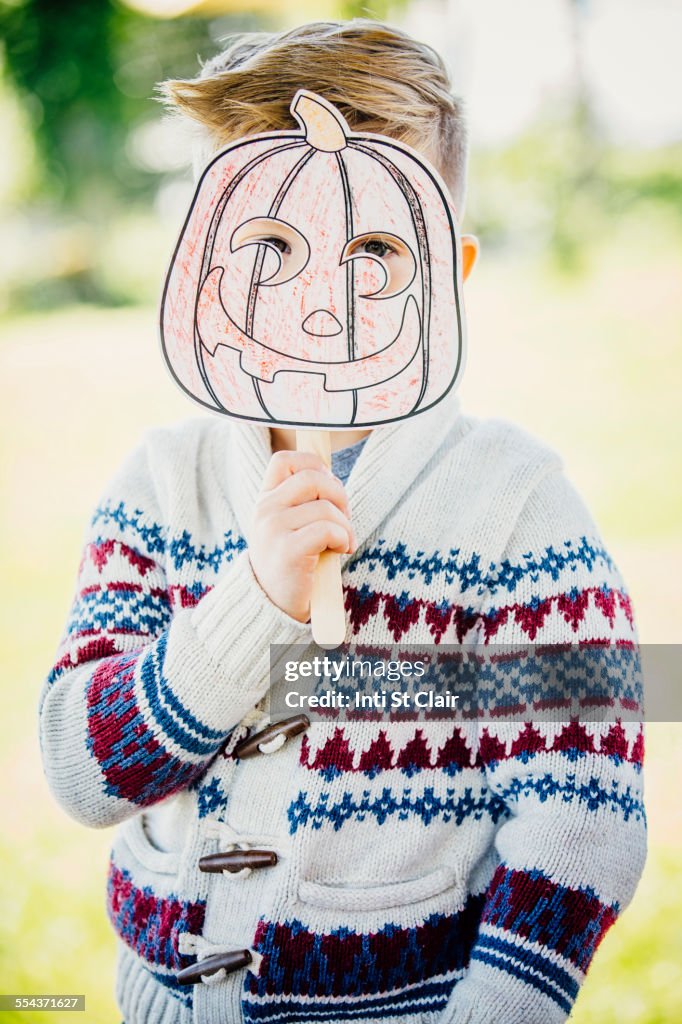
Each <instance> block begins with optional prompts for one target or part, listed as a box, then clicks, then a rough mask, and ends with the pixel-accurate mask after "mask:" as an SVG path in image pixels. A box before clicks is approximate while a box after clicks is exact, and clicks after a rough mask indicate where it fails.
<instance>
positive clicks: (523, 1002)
mask: <svg viewBox="0 0 682 1024" xmlns="http://www.w3.org/2000/svg"><path fill="white" fill-rule="evenodd" d="M474 955H476V954H475V953H474ZM481 955H483V954H481ZM513 967H514V963H513V961H511V960H507V961H506V965H505V962H504V960H503V961H502V963H501V964H500V965H499V966H497V967H493V966H490V965H488V964H484V963H481V961H480V960H474V961H472V963H471V964H470V966H469V970H468V971H467V974H466V976H465V977H464V978H463V979H462V981H460V982H459V983H458V984H457V985H456V986H455V989H454V991H453V992H452V994H451V996H450V998H449V1000H448V1002H447V1004H446V1006H445V1009H444V1010H443V1012H442V1015H441V1016H440V1017H438V1024H501V1022H504V1024H562V1022H563V1021H565V1020H566V1018H567V1017H568V1015H569V1013H570V1010H571V1006H572V1003H573V1000H574V999H575V995H576V992H572V993H571V995H570V996H568V995H567V993H566V992H565V991H562V990H561V989H558V988H557V987H555V986H554V985H551V984H548V983H547V980H546V979H545V978H543V977H542V976H541V975H540V974H538V973H536V972H531V975H530V977H529V981H530V984H529V983H527V982H526V981H523V980H521V979H520V978H519V977H516V976H515V975H514V974H513V973H511V970H510V969H506V968H511V969H513ZM577 987H578V986H577V985H575V988H576V989H577Z"/></svg>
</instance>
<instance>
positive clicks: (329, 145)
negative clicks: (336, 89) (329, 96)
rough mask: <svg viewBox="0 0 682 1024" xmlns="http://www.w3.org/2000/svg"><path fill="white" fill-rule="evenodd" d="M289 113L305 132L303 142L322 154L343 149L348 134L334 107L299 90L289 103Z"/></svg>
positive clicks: (346, 126) (303, 90)
mask: <svg viewBox="0 0 682 1024" xmlns="http://www.w3.org/2000/svg"><path fill="white" fill-rule="evenodd" d="M291 113H292V114H293V115H294V117H295V118H296V120H297V121H298V123H299V124H300V125H301V127H302V128H303V131H304V132H305V141H306V142H307V143H308V145H309V146H312V147H313V148H314V149H320V150H322V152H323V153H337V152H338V151H339V150H340V149H345V148H346V144H347V137H348V135H349V134H350V131H349V128H348V125H347V124H346V121H345V119H344V118H343V117H342V116H341V114H340V113H339V112H338V110H337V109H336V107H333V106H332V105H331V103H327V102H326V100H323V99H322V98H321V97H320V96H316V95H315V93H313V92H308V91H307V90H306V89H299V90H298V92H297V93H296V95H295V96H294V98H293V100H292V102H291Z"/></svg>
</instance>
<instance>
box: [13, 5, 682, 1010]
mask: <svg viewBox="0 0 682 1024" xmlns="http://www.w3.org/2000/svg"><path fill="white" fill-rule="evenodd" d="M356 14H365V15H370V16H374V15H378V16H380V17H387V18H388V19H389V20H391V21H392V22H394V23H396V24H400V25H403V26H404V27H406V28H407V29H408V30H409V31H412V32H413V33H414V34H415V35H417V36H419V37H421V38H422V39H424V40H425V41H426V42H431V43H433V44H435V45H437V46H438V48H439V49H440V50H441V51H442V52H443V54H444V56H445V57H446V59H447V61H448V63H449V65H450V67H451V70H452V73H453V80H454V83H455V87H456V89H457V90H458V91H462V92H463V93H464V94H465V95H466V97H467V99H468V107H469V112H470V118H471V123H472V143H473V153H472V165H471V173H470V190H469V200H468V206H467V211H466V217H465V227H466V228H467V229H468V230H470V231H474V232H476V233H477V234H478V235H479V237H480V239H481V243H482V256H481V260H480V264H479V266H478V267H477V268H476V270H475V273H474V275H473V277H472V278H471V280H470V282H469V283H468V284H467V293H466V301H467V314H468V322H469V344H470V348H469V356H468V367H467V372H466V375H465V379H464V384H463V386H462V392H461V393H462V398H463V403H464V406H465V408H466V410H467V411H468V412H470V413H473V414H476V415H481V416H486V415H496V416H503V417H507V418H509V419H513V420H515V421H516V422H518V423H520V424H521V425H522V426H524V427H525V428H526V429H528V430H530V431H532V432H533V433H535V434H537V435H539V436H541V437H543V438H544V439H545V440H546V441H547V442H549V443H550V444H553V445H554V446H555V447H556V448H557V449H558V450H559V451H560V452H561V453H562V455H563V456H564V459H565V463H566V467H567V472H568V474H569V476H570V477H571V479H572V480H573V481H574V483H575V484H576V485H577V487H578V489H579V490H580V491H581V493H582V494H583V496H584V497H585V499H586V501H587V503H588V505H589V506H590V508H591V509H592V511H593V513H594V515H595V517H596V519H597V522H598V525H599V527H600V529H601V531H602V533H603V534H604V536H605V538H606V540H607V543H608V545H609V547H610V549H611V550H612V552H613V554H614V556H615V558H616V561H617V562H618V563H619V565H620V568H621V570H622V572H623V574H624V576H625V578H626V581H627V583H628V586H629V589H630V591H631V593H632V595H633V599H634V605H635V610H636V613H637V617H638V624H639V630H640V636H641V640H642V642H644V643H651V644H657V643H658V644H661V643H677V642H679V640H680V632H681V631H680V625H679V613H680V610H681V608H682V603H681V602H680V597H679V589H680V588H679V568H680V561H681V559H680V556H681V555H682V536H681V533H680V525H679V524H680V520H681V518H682V515H681V513H682V484H681V479H682V474H681V473H680V464H679V462H680V460H679V453H680V450H681V441H682V438H681V437H680V434H681V430H680V416H679V407H680V399H679V394H680V370H681V368H682V350H681V346H680V340H681V331H680V327H681V324H682V316H681V314H682V288H681V287H680V286H681V284H682V279H681V276H682V275H681V270H682V265H681V259H680V253H681V252H682V248H681V245H682V174H681V171H682V143H681V142H680V139H681V137H682V113H681V112H680V110H679V95H680V86H681V84H682V79H681V72H680V61H679V56H678V54H677V51H676V49H675V47H676V43H675V40H679V38H681V37H682V8H681V7H680V5H677V4H673V3H669V2H667V0H651V2H648V3H646V4H645V3H643V2H641V0H617V2H616V0H591V2H589V0H518V2H517V3H515V4H511V5H510V4H508V2H507V0H403V2H401V3H399V4H398V5H397V6H396V5H393V6H392V5H390V4H371V3H370V4H368V5H364V4H362V3H353V2H348V3H342V2H334V0H328V2H327V0H320V2H316V3H314V4H313V3H306V2H304V0H300V2H296V0H291V2H286V3H284V2H283V3H278V2H277V0H262V2H261V3H259V4H258V3H250V2H249V0H242V2H233V3H230V2H225V0H223V2H221V0H210V2H207V3H203V4H191V3H184V2H183V0H135V2H134V3H133V2H132V0H131V2H130V3H127V4H126V3H122V2H113V0H112V2H107V0H91V2H90V3H83V2H76V0H59V2H57V0H52V2H50V0H0V37H1V38H2V46H1V47H0V132H1V135H2V159H1V160H0V236H1V237H2V240H3V245H2V247H1V248H0V377H1V379H2V383H3V388H4V400H3V403H2V407H1V409H0V417H1V420H0V437H1V441H0V444H1V450H0V459H1V462H2V471H3V481H4V488H3V494H4V501H3V506H2V513H1V515H2V521H1V524H0V525H1V529H0V544H1V545H2V564H3V579H4V581H5V608H4V612H3V615H2V619H1V622H0V629H1V630H2V652H3V687H2V696H3V721H4V725H5V730H4V743H3V746H2V752H1V753H0V758H1V759H2V768H1V771H0V778H1V779H2V792H3V795H2V799H3V804H2V807H3V822H4V828H3V829H2V839H1V840H0V890H1V893H2V928H1V930H0V977H1V979H2V981H1V984H0V990H1V991H2V992H5V993H28V992H38V993H40V992H43V993H85V995H86V1005H87V1010H86V1013H85V1014H84V1016H83V1017H81V1018H79V1019H85V1020H86V1021H87V1022H88V1024H90V1022H93V1024H109V1022H112V1024H118V1021H119V1020H120V1018H119V1016H118V1015H117V1011H116V1007H115V1004H114V1000H113V976H114V937H113V932H111V930H110V927H109V924H108V921H107V919H106V915H105V911H104V889H105V877H106V868H107V858H108V850H109V844H110V841H111V833H110V831H108V830H105V831H102V832H97V831H89V830H87V829H85V828H83V827H81V826H79V825H77V824H76V823H74V822H73V821H71V820H70V819H68V818H67V817H66V816H65V815H64V814H63V813H62V812H61V811H60V810H59V808H58V807H57V806H56V805H55V803H54V802H53V800H52V798H51V797H50V795H49V793H48V791H47V787H46V784H45V782H44V779H43V773H42V768H41V764H40V756H39V750H38V741H37V721H36V712H37V701H38V694H39V690H40V686H41V683H42V679H43V677H44V675H45V674H46V672H47V670H48V669H49V667H50V663H51V659H52V657H53V654H54V651H55V649H56V645H57V642H58V638H59V635H60V633H61V629H62V627H63V624H64V620H65V616H66V613H67V609H68V603H69V598H70V594H71V590H72V587H73V584H74V580H75V573H76V569H77V565H78V560H79V553H80V545H81V539H82V535H83V531H84V528H85V524H86V521H87V519H88V517H89V515H90V512H91V510H92V508H93V506H94V504H95V502H96V500H97V497H98V494H99V492H100V490H101V489H102V488H103V487H104V485H105V483H106V481H107V479H108V478H109V477H110V476H111V474H112V472H113V470H114V468H115V467H116V466H117V465H118V464H119V463H120V462H121V460H122V459H123V457H124V456H125V454H126V453H127V452H128V451H129V450H130V448H131V447H132V446H133V445H134V444H135V443H136V442H137V440H138V439H139V436H140V434H141V432H142V431H143V430H144V429H145V428H146V427H148V426H150V425H153V424H156V423H167V422H171V421H173V420H177V419H181V418H185V417H188V416H192V415H196V412H195V409H194V408H193V407H190V406H189V405H188V403H187V400H186V399H185V398H184V397H183V396H182V395H180V394H179V393H176V389H175V386H174V385H173V384H172V382H171V381H170V378H169V377H168V375H167V373H166V371H165V369H164V368H163V365H162V362H161V359H160V355H159V348H158V341H157V336H156V307H157V304H158V300H159V295H160V287H161V282H162V279H163V276H164V273H165V269H166V264H167V261H168V259H169V258H170V254H171V251H172V246H173V243H174V240H175V236H176V234H177V232H178V230H179V227H180V224H181V220H182V214H183V209H184V207H185V204H186V203H187V202H188V200H189V196H190V194H191V175H190V172H189V170H188V164H189V152H188V142H187V137H186V135H183V132H182V131H181V129H180V128H179V127H178V126H177V125H174V124H172V123H169V122H168V121H166V120H164V118H163V117H162V110H161V108H160V106H159V104H158V103H156V102H155V101H154V100H153V99H152V96H153V89H154V84H155V83H156V82H158V81H159V80H161V79H163V78H164V77H166V76H182V75H193V74H194V73H196V71H197V68H198V64H197V58H198V57H199V58H202V59H207V58H208V57H210V56H212V55H213V54H214V53H215V52H217V51H218V50H219V48H220V46H221V40H222V39H224V37H226V36H227V35H229V34H230V33H231V32H233V31H236V30H240V29H243V28H280V27H285V26H290V25H293V24H297V23H300V22H301V21H305V20H310V19H311V18H325V17H338V16H341V17H350V16H353V15H356ZM681 772H682V726H680V725H679V724H674V723H673V724H663V723H650V724H649V725H648V726H647V764H646V787H647V800H648V809H649V819H650V853H649V859H648V863H647V867H646V870H645V874H644V877H643V879H642V882H641V885H640V888H639V890H638V892H637V894H636V896H635V899H634V901H633V903H632V905H631V907H630V908H629V909H628V910H627V911H626V913H625V914H624V916H623V918H622V920H621V921H620V922H619V924H618V925H617V926H616V927H615V928H614V929H613V930H612V931H611V932H610V933H609V934H608V936H607V938H606V939H605V941H604V943H603V944H602V946H601V948H600V949H599V951H598V953H597V956H596V958H595V961H594V965H593V967H592V969H591V971H590V974H589V977H588V980H587V983H586V985H585V987H584V990H583V992H582V994H581V996H580V998H579V1000H578V1003H577V1006H576V1009H575V1011H574V1014H573V1016H572V1018H571V1019H572V1020H574V1021H575V1022H576V1024H587V1022H592V1021H595V1022H597V1021H598V1022H599V1024H678V1022H679V1021H681V1020H682V885H681V884H680V883H681V872H680V869H681V867H682V811H681V809H680V800H679V791H678V785H679V782H678V780H679V778H680V773H681ZM63 1016H64V1015H63V1014H59V1013H57V1014H54V1013H52V1014H41V1013H39V1012H35V1013H32V1014H30V1015H28V1014H25V1013H24V1014H15V1013H13V1012H8V1013H5V1014H4V1015H3V1019H6V1020H8V1021H19V1020H28V1019H30V1020H32V1021H35V1022H42V1021H43V1020H44V1021H46V1022H48V1024H49V1022H50V1021H52V1022H56V1021H58V1020H59V1019H60V1018H61V1017H63ZM68 1019H71V1018H68Z"/></svg>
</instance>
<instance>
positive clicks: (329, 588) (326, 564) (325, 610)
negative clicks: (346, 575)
mask: <svg viewBox="0 0 682 1024" xmlns="http://www.w3.org/2000/svg"><path fill="white" fill-rule="evenodd" d="M296 448H297V450H298V451H299V452H314V453H315V455H319V456H320V458H321V459H322V461H323V462H324V464H325V466H327V468H328V469H331V466H332V446H331V437H330V434H329V431H328V430H297V431H296ZM310 624H311V626H312V629H313V640H314V641H315V643H316V644H317V645H318V646H319V647H324V648H326V649H327V650H333V649H334V648H335V647H340V646H341V644H342V643H343V641H344V640H345V638H346V614H345V611H344V607H343V589H342V587H341V559H340V556H339V554H338V553H337V552H336V551H323V552H322V554H321V555H320V559H319V561H318V563H317V569H316V570H315V578H314V580H313V592H312V596H311V599H310Z"/></svg>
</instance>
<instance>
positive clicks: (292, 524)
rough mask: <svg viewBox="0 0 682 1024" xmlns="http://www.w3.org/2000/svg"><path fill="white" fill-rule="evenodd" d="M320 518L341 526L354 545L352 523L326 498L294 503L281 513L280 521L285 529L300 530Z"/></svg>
mask: <svg viewBox="0 0 682 1024" xmlns="http://www.w3.org/2000/svg"><path fill="white" fill-rule="evenodd" d="M322 519H325V520H328V521H329V522H332V523H338V525H339V526H342V527H343V529H344V530H346V531H347V533H348V536H349V538H350V541H351V545H352V546H353V547H355V546H356V538H355V530H354V529H353V524H352V523H351V521H350V520H349V519H348V517H347V516H345V515H344V514H343V512H342V511H341V509H340V508H338V506H337V505H335V504H334V503H333V502H332V501H328V500H327V499H326V498H322V499H319V500H318V501H307V502H306V503H305V504H304V505H294V506H293V507H292V508H288V509H286V510H285V511H284V512H282V513H281V518H280V522H281V524H282V526H283V527H284V528H285V529H287V530H292V531H293V530H300V529H301V527H302V526H307V525H308V524H309V523H314V522H317V521H318V520H322Z"/></svg>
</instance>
